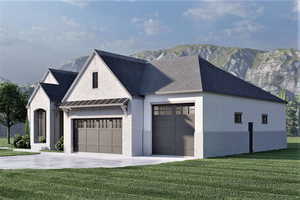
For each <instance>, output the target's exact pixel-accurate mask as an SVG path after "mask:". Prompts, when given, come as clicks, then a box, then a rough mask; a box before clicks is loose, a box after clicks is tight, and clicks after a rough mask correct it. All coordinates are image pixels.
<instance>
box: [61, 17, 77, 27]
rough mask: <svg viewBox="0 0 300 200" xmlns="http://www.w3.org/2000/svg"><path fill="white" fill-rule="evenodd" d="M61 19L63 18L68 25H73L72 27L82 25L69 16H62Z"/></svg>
mask: <svg viewBox="0 0 300 200" xmlns="http://www.w3.org/2000/svg"><path fill="white" fill-rule="evenodd" d="M61 19H62V22H63V23H64V24H66V25H68V26H72V27H79V26H80V25H79V24H78V23H77V22H76V21H74V20H73V19H71V18H69V17H67V16H62V17H61Z"/></svg>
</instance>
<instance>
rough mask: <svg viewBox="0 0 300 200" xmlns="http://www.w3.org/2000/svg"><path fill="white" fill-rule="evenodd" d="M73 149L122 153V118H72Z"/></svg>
mask: <svg viewBox="0 0 300 200" xmlns="http://www.w3.org/2000/svg"><path fill="white" fill-rule="evenodd" d="M73 144H74V151H79V152H98V153H116V154H122V119H76V120H74V143H73Z"/></svg>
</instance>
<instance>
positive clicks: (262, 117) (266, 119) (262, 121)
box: [261, 113, 269, 124]
mask: <svg viewBox="0 0 300 200" xmlns="http://www.w3.org/2000/svg"><path fill="white" fill-rule="evenodd" d="M264 117H266V118H264ZM268 118H269V116H268V114H267V113H263V114H261V123H262V124H268V123H269V119H268Z"/></svg>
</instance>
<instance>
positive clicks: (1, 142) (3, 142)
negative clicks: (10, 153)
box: [0, 137, 14, 148]
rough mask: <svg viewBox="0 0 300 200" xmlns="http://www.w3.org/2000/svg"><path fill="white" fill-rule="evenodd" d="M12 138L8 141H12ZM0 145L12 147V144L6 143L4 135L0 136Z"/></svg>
mask: <svg viewBox="0 0 300 200" xmlns="http://www.w3.org/2000/svg"><path fill="white" fill-rule="evenodd" d="M13 140H14V139H13V138H10V143H13ZM0 147H11V148H12V147H13V145H12V144H8V143H7V138H6V137H0Z"/></svg>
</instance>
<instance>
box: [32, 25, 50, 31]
mask: <svg viewBox="0 0 300 200" xmlns="http://www.w3.org/2000/svg"><path fill="white" fill-rule="evenodd" d="M31 30H32V31H36V32H43V31H46V30H47V29H46V28H45V27H42V26H32V27H31Z"/></svg>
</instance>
